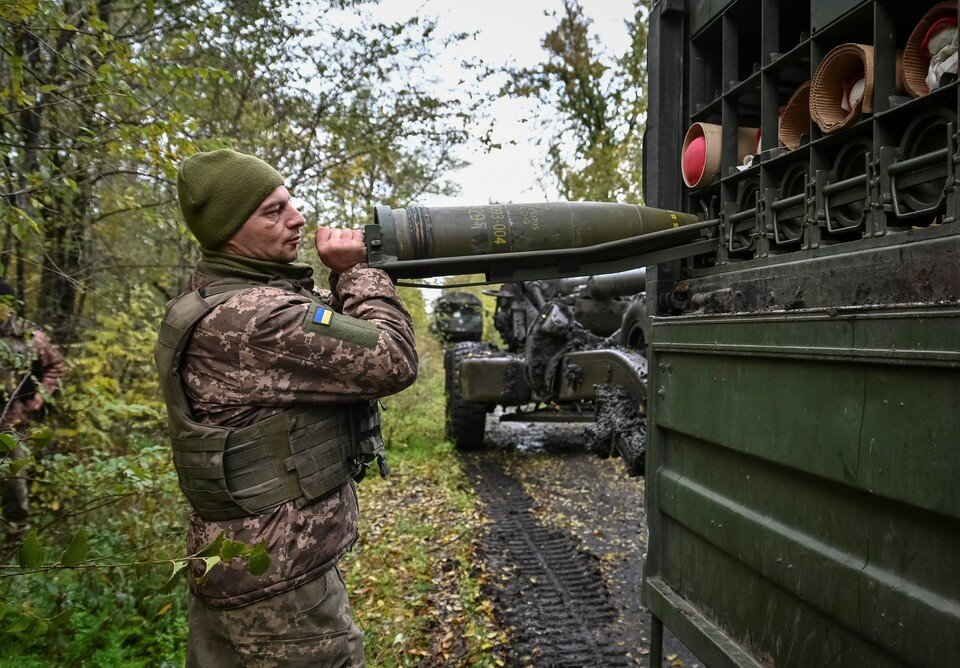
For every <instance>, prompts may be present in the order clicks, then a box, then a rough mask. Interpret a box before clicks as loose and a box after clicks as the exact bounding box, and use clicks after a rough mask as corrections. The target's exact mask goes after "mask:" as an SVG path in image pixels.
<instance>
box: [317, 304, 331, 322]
mask: <svg viewBox="0 0 960 668" xmlns="http://www.w3.org/2000/svg"><path fill="white" fill-rule="evenodd" d="M331 318H333V311H331V310H330V309H328V308H323V307H322V306H318V307H317V310H316V312H315V313H314V314H313V323H314V324H315V325H329V324H330V319H331Z"/></svg>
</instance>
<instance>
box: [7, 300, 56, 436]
mask: <svg viewBox="0 0 960 668" xmlns="http://www.w3.org/2000/svg"><path fill="white" fill-rule="evenodd" d="M21 348H22V349H23V351H24V352H22V353H18V352H17V351H18V350H19V349H21ZM0 365H2V366H3V369H2V375H3V376H7V375H9V376H10V378H9V384H10V385H11V387H9V388H7V387H4V389H3V393H2V394H3V399H4V400H3V402H2V403H0V412H2V415H3V418H2V420H0V428H3V429H6V428H14V429H16V428H22V427H24V426H26V425H27V424H28V423H29V422H30V420H31V419H32V418H37V417H39V416H40V415H41V411H40V410H32V409H31V405H32V404H33V403H34V401H33V400H34V397H35V396H36V395H37V393H38V392H39V393H40V395H41V397H42V396H44V395H47V396H49V395H51V394H54V393H55V392H56V391H57V389H58V388H59V383H60V379H61V378H62V377H63V373H64V369H65V364H64V361H63V355H61V354H60V351H58V350H57V349H56V348H55V347H54V345H53V343H51V342H50V339H49V338H48V337H47V335H46V334H45V333H44V332H43V330H42V329H40V328H39V327H37V326H36V325H33V324H32V323H30V322H27V321H26V320H23V319H22V318H20V317H19V316H17V315H16V314H15V313H14V312H13V310H12V309H11V308H10V306H8V305H6V304H0ZM25 373H30V378H28V379H26V382H23V383H21V380H23V376H24V374H25ZM4 384H5V385H6V383H4Z"/></svg>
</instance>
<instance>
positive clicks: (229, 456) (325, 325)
mask: <svg viewBox="0 0 960 668" xmlns="http://www.w3.org/2000/svg"><path fill="white" fill-rule="evenodd" d="M177 185H178V196H179V201H180V209H181V211H182V212H183V216H184V218H185V220H186V222H187V225H188V227H189V228H190V230H191V231H192V232H193V234H194V236H196V238H197V240H198V241H199V243H200V246H201V251H202V259H201V260H200V263H199V265H198V266H197V270H196V272H195V273H194V274H193V276H192V277H191V278H190V280H189V282H188V284H187V286H186V288H185V289H184V291H183V293H182V294H181V296H180V297H178V298H177V299H175V300H174V301H172V302H171V303H170V304H169V305H168V307H167V314H166V316H165V318H164V321H163V323H162V325H161V329H160V335H159V340H158V343H157V347H156V349H155V357H156V361H157V367H158V372H159V374H160V381H161V385H162V387H163V390H164V398H165V400H166V403H167V409H168V417H169V426H170V432H171V437H172V443H173V450H174V463H175V466H176V468H177V473H178V475H179V477H180V487H181V489H182V490H183V492H184V494H185V496H186V497H187V499H188V500H189V501H190V504H191V506H192V509H193V512H192V513H191V516H190V525H189V530H188V539H187V542H188V546H187V547H188V550H189V553H190V554H193V553H195V552H196V551H198V550H200V549H201V548H202V547H203V546H204V545H206V544H208V543H210V542H211V541H213V540H215V539H216V537H217V536H218V535H219V534H220V533H221V532H226V535H227V536H228V537H229V538H232V539H234V540H240V541H242V542H244V543H246V544H248V545H253V544H256V543H258V542H259V541H266V543H267V546H268V549H269V553H270V557H271V563H270V567H269V569H268V570H267V571H266V572H265V573H264V574H263V575H260V576H255V575H252V574H250V573H249V572H247V571H246V570H245V569H244V567H243V566H242V565H240V564H231V565H229V566H227V567H217V568H214V569H213V570H212V572H210V573H209V574H206V575H205V576H204V577H201V576H202V575H204V574H203V573H202V568H201V567H200V566H199V565H195V567H193V568H192V569H191V570H190V571H189V573H188V581H189V585H190V589H191V597H190V604H189V638H188V643H187V645H188V646H187V665H188V666H204V667H208V666H238V665H278V664H279V665H310V666H354V665H362V664H363V643H362V637H361V633H360V630H359V629H358V628H357V626H356V624H354V622H353V618H352V614H351V611H350V605H349V602H348V600H347V593H346V589H345V586H344V582H343V577H342V575H341V574H340V571H339V569H338V568H337V561H338V560H339V559H340V557H341V555H343V554H344V552H346V551H347V550H348V549H350V548H351V547H352V545H353V544H354V542H355V540H356V536H357V519H358V515H359V511H358V508H357V498H356V490H355V486H354V480H359V479H360V478H361V477H362V476H363V474H364V473H365V471H366V469H367V467H368V466H370V465H371V464H372V463H374V462H376V463H377V465H378V466H379V467H380V472H381V474H382V475H385V474H386V468H385V466H386V465H385V462H384V460H383V441H382V438H381V436H380V418H379V413H378V411H377V403H376V400H377V398H378V397H382V396H384V395H387V394H391V393H394V392H398V391H400V390H402V389H403V388H405V387H407V386H408V385H410V384H411V383H412V382H413V381H414V379H415V378H416V373H417V353H416V350H415V347H414V337H413V329H412V323H411V320H410V316H409V314H408V313H407V311H406V309H405V308H404V306H403V304H402V302H401V301H400V298H399V297H398V296H397V293H396V290H395V288H394V286H393V283H392V282H391V280H390V278H389V277H388V276H387V275H386V274H385V273H384V272H382V271H380V270H377V269H371V268H368V267H367V266H366V264H365V260H366V252H365V247H364V243H363V235H362V233H361V232H359V231H351V230H331V229H327V228H320V229H319V230H318V232H317V239H316V248H317V253H318V255H319V257H320V260H321V261H322V262H323V263H324V264H325V265H326V266H327V267H329V268H330V270H331V276H330V290H318V289H315V288H314V285H313V280H312V278H311V275H312V273H313V272H312V270H311V268H310V267H308V266H307V265H304V264H299V263H297V262H296V260H297V257H298V246H299V244H300V239H301V228H302V227H303V224H304V219H303V216H301V215H300V213H299V212H298V211H297V210H296V209H295V208H294V206H293V204H292V203H291V202H290V193H289V192H288V191H287V189H286V188H284V187H283V178H282V177H281V176H280V174H279V173H278V172H277V171H276V170H274V169H273V168H272V167H270V166H269V165H267V164H266V163H265V162H263V161H261V160H259V159H257V158H255V157H252V156H249V155H244V154H241V153H237V152H234V151H230V150H220V151H213V152H210V153H199V154H197V155H194V156H191V157H189V158H187V159H186V160H184V161H183V163H182V164H181V166H180V171H179V174H178V179H177Z"/></svg>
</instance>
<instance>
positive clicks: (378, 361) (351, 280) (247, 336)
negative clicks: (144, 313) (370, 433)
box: [181, 261, 417, 608]
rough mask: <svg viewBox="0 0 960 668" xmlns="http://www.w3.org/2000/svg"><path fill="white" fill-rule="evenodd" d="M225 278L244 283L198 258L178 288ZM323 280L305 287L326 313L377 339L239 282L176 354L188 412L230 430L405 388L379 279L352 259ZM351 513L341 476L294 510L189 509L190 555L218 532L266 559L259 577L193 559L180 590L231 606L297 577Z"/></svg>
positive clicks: (332, 553) (400, 344)
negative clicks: (325, 285) (347, 335)
mask: <svg viewBox="0 0 960 668" xmlns="http://www.w3.org/2000/svg"><path fill="white" fill-rule="evenodd" d="M294 266H295V265H294ZM225 276H239V277H242V278H248V279H254V275H253V274H251V273H250V272H237V271H236V270H235V269H232V268H231V267H226V266H221V265H218V264H216V263H215V262H210V261H201V263H200V265H199V266H198V268H197V272H196V273H195V274H194V275H193V277H192V278H191V279H190V281H189V283H188V285H187V287H186V289H185V291H184V292H185V293H186V292H189V291H192V290H195V289H197V288H199V287H202V286H203V285H206V284H208V283H210V282H212V281H214V280H216V279H218V278H222V277H225ZM309 276H310V272H309V270H307V271H306V272H305V274H304V275H303V276H302V277H300V278H299V279H294V280H293V281H292V282H296V283H299V284H300V285H303V286H304V287H306V288H307V289H314V288H313V281H312V280H311V279H310V278H309ZM270 278H271V277H270V276H267V275H263V276H260V277H259V279H258V280H257V281H256V282H260V283H266V282H267V281H268V280H269V279H270ZM331 288H332V289H331V291H326V290H314V292H315V293H317V294H319V295H321V300H322V301H323V302H324V304H325V305H327V306H329V307H331V308H332V309H333V310H335V311H339V312H341V313H344V314H346V315H349V316H352V317H354V318H359V319H362V320H366V321H368V322H371V323H373V324H375V325H376V327H377V329H378V330H379V340H378V342H377V344H376V347H374V348H367V347H364V346H361V345H358V344H355V343H352V342H349V341H341V340H338V339H335V338H332V337H330V336H328V335H325V334H321V333H317V332H316V331H308V330H307V329H305V328H304V327H303V326H302V323H303V320H304V317H305V314H306V311H307V309H308V306H309V304H310V303H311V302H310V299H309V297H306V296H303V295H298V294H295V293H293V292H291V291H287V290H283V289H281V288H278V287H273V286H267V285H264V286H263V287H253V288H250V289H248V290H244V291H243V292H241V293H239V294H238V295H235V296H233V297H231V298H230V299H228V300H227V301H226V302H225V303H223V304H222V305H220V306H218V307H216V308H215V309H214V310H213V311H211V312H210V313H209V314H208V315H207V316H205V317H204V318H203V320H201V321H200V323H199V324H198V325H197V327H196V328H195V329H194V333H193V336H192V338H191V340H190V342H189V343H188V344H187V347H186V349H185V351H184V353H183V357H182V361H181V377H182V379H183V382H184V385H185V389H186V392H187V396H188V397H189V399H190V402H191V408H192V410H193V414H194V418H195V419H196V420H197V421H199V422H203V423H206V424H216V425H220V426H226V427H238V428H240V427H245V426H248V425H250V424H253V423H254V422H257V421H258V420H261V419H264V418H267V417H270V416H271V415H275V414H276V413H278V412H280V411H282V410H284V409H287V408H290V407H293V406H304V405H312V404H321V403H329V402H338V401H345V400H359V399H372V398H376V397H382V396H385V395H388V394H392V393H394V392H398V391H400V390H402V389H403V388H405V387H407V386H408V385H410V384H411V383H412V382H413V381H414V379H415V378H416V373H417V353H416V349H415V347H414V336H413V327H412V323H411V320H410V316H409V314H408V313H407V311H406V309H405V308H404V306H403V303H402V302H401V301H400V298H399V297H398V296H397V293H396V290H395V289H394V286H393V283H392V282H391V280H390V278H389V277H388V276H387V275H386V274H385V273H384V272H382V271H380V270H377V269H370V268H368V267H367V266H366V265H363V264H359V265H356V266H355V267H352V268H351V269H348V270H347V271H345V272H344V273H343V274H342V275H340V276H339V277H334V278H332V279H331ZM358 516H359V510H358V507H357V498H356V490H355V489H354V486H353V485H352V484H351V485H347V486H345V487H343V488H341V489H340V490H339V491H338V492H335V493H333V494H332V495H330V496H327V497H325V498H323V499H320V500H318V501H316V502H315V503H313V504H310V505H308V506H305V507H303V508H297V507H296V505H295V504H294V503H293V502H288V503H285V504H283V505H281V506H278V507H277V508H274V509H273V510H271V511H268V512H266V513H264V514H261V515H255V516H252V517H245V518H240V519H235V520H225V521H208V520H204V519H202V518H200V517H198V516H197V515H196V514H192V515H191V518H190V526H189V530H188V537H187V548H188V550H189V553H190V554H193V553H195V552H196V551H198V550H199V549H201V548H202V547H203V546H204V545H206V544H208V543H209V542H211V541H212V540H214V539H215V538H216V537H217V536H218V535H219V534H220V532H221V531H226V533H227V536H228V537H230V538H233V539H234V540H240V541H243V542H244V543H246V544H248V545H253V544H256V543H258V542H259V541H261V540H265V541H266V542H267V546H268V548H269V553H270V557H271V563H270V568H269V569H268V570H267V572H266V573H264V574H263V575H262V576H259V577H255V576H253V575H250V574H249V573H248V572H246V570H245V569H244V568H243V566H242V565H240V564H231V565H228V566H226V567H218V568H215V569H213V571H212V572H211V574H210V575H209V577H208V578H207V579H206V580H204V581H203V582H202V583H200V582H198V576H199V575H200V569H199V567H198V568H197V569H194V570H191V572H190V573H189V578H188V579H189V582H190V587H191V589H192V591H193V592H194V594H195V595H196V596H197V597H198V598H199V599H200V600H202V601H204V602H205V603H207V604H208V605H210V606H212V607H217V608H231V607H237V606H242V605H246V604H249V603H253V602H255V601H258V600H261V599H264V598H267V597H269V596H272V595H274V594H278V593H280V592H283V591H286V590H288V589H291V588H293V587H296V586H298V585H300V584H303V583H305V582H308V581H309V580H311V579H313V578H315V577H318V576H319V575H321V574H322V573H324V572H325V571H326V570H327V569H329V568H330V567H331V566H333V565H334V564H335V563H336V562H337V560H338V559H339V558H340V557H341V556H342V555H343V553H344V552H345V551H347V550H348V549H349V548H350V547H351V546H352V545H353V543H354V542H355V540H356V536H357V520H358Z"/></svg>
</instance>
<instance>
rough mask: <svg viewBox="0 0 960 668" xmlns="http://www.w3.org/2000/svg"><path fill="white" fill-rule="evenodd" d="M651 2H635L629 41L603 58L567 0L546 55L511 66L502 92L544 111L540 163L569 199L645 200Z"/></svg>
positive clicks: (574, 3)
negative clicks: (543, 160)
mask: <svg viewBox="0 0 960 668" xmlns="http://www.w3.org/2000/svg"><path fill="white" fill-rule="evenodd" d="M650 4H651V3H650V0H634V17H633V19H632V20H631V21H628V22H627V30H628V33H629V36H630V46H629V47H628V49H627V50H626V52H625V53H623V54H621V55H620V56H616V57H612V58H611V57H609V56H606V55H605V54H604V53H603V51H602V49H601V47H600V44H599V42H598V40H597V39H596V38H595V37H592V36H591V34H590V20H589V19H588V18H587V17H586V16H585V15H584V13H583V8H582V7H581V5H580V3H579V2H578V0H564V5H563V11H562V12H561V13H560V18H559V21H558V23H557V26H556V28H554V29H552V30H550V31H549V32H548V33H547V34H546V36H545V37H544V38H543V42H542V45H543V48H544V50H545V51H546V53H547V60H546V61H545V62H544V63H542V64H540V65H538V66H536V67H533V68H527V69H514V70H511V71H510V72H509V74H510V81H509V83H508V84H507V85H506V86H505V87H504V88H503V91H502V93H504V94H509V95H514V96H519V97H529V98H533V99H535V100H537V101H538V102H539V103H540V104H541V105H542V106H543V107H544V109H549V110H554V111H555V112H557V115H556V116H555V115H554V114H553V113H548V114H545V117H546V118H548V119H549V120H547V121H546V123H545V124H546V127H545V130H546V133H545V135H544V139H542V140H541V141H542V142H544V143H545V144H546V149H547V157H546V164H545V165H544V168H545V170H546V172H547V173H548V174H549V175H550V177H551V180H552V181H553V183H554V185H555V186H556V187H557V188H558V189H559V190H560V195H561V197H563V198H564V199H569V200H598V201H614V200H616V201H628V202H633V203H640V202H642V192H641V189H640V185H641V176H642V174H641V172H642V155H641V152H642V144H643V127H644V123H645V121H646V110H647V73H646V50H647V17H648V16H649V14H650V11H649V10H650Z"/></svg>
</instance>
